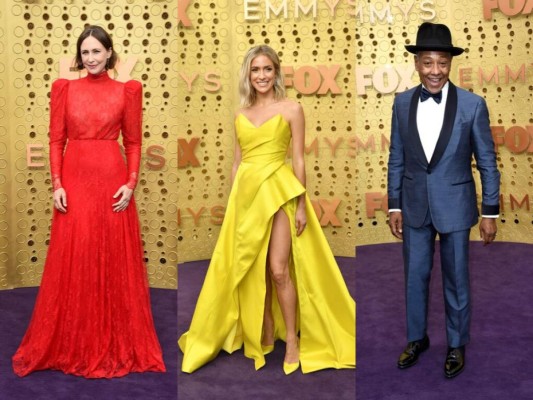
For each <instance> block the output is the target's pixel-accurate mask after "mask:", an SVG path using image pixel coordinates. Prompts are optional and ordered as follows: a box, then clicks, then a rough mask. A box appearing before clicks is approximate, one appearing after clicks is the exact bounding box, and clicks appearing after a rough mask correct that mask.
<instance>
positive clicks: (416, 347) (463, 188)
mask: <svg viewBox="0 0 533 400" xmlns="http://www.w3.org/2000/svg"><path fill="white" fill-rule="evenodd" d="M405 48H406V49H407V51H409V52H411V53H413V54H415V57H414V62H415V69H416V71H417V72H418V74H419V76H420V81H421V85H418V86H416V87H414V88H412V89H410V90H408V91H406V92H404V93H401V94H399V95H398V96H396V99H395V100H394V106H393V112H392V128H391V142H390V156H389V168H388V202H389V225H390V229H391V232H392V234H393V235H394V236H396V237H397V238H399V239H402V240H403V258H404V270H405V294H406V314H407V341H408V344H407V347H406V348H405V350H404V351H403V353H402V354H401V355H400V358H399V359H398V367H399V368H402V369H403V368H407V367H410V366H412V365H414V364H415V363H416V362H417V360H418V357H419V355H420V354H421V353H422V352H423V351H425V350H426V349H427V348H428V347H429V337H428V336H427V311H428V295H429V281H430V276H431V268H432V265H433V253H434V249H435V238H436V236H437V234H438V235H439V239H440V254H441V260H442V264H441V269H442V278H443V291H444V301H445V310H446V336H447V341H448V351H447V355H446V360H445V363H444V373H445V376H446V377H448V378H452V377H454V376H457V375H458V374H459V373H461V372H462V371H463V369H464V365H465V345H466V344H468V342H469V340H470V334H469V326H470V288H469V275H468V244H469V236H470V228H471V227H472V226H473V225H475V224H476V223H477V222H478V217H479V213H478V207H477V199H476V187H475V183H474V180H473V175H472V155H473V156H474V157H475V160H476V166H477V169H478V170H479V172H480V176H481V184H482V203H481V214H482V218H481V222H480V225H479V230H480V234H481V238H482V240H483V242H484V243H485V244H489V243H491V242H492V241H493V240H494V238H495V237H496V230H497V228H496V218H497V217H498V214H499V186H500V174H499V172H498V169H497V166H496V154H495V151H494V142H493V139H492V135H491V131H490V126H489V114H488V111H487V106H486V104H485V101H484V100H483V98H481V97H479V96H477V95H475V94H473V93H470V92H468V91H465V90H462V89H460V88H457V87H456V86H454V85H453V84H452V83H451V82H450V81H449V80H448V77H449V74H450V70H451V65H452V58H453V57H454V56H457V55H459V54H461V53H462V52H463V51H464V50H463V49H461V48H458V47H454V46H453V45H452V38H451V33H450V30H449V29H448V27H446V26H445V25H442V24H432V23H428V22H426V23H423V24H422V25H421V26H420V27H419V29H418V33H417V38H416V45H408V46H405Z"/></svg>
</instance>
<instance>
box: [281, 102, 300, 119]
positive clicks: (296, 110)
mask: <svg viewBox="0 0 533 400" xmlns="http://www.w3.org/2000/svg"><path fill="white" fill-rule="evenodd" d="M278 107H279V109H280V114H282V115H283V117H284V118H285V119H286V120H287V121H289V122H290V121H293V120H294V119H296V118H300V117H301V116H303V108H302V105H301V104H300V103H298V102H297V101H294V100H290V99H284V100H281V101H280V102H279V103H278Z"/></svg>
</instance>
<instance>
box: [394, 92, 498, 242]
mask: <svg viewBox="0 0 533 400" xmlns="http://www.w3.org/2000/svg"><path fill="white" fill-rule="evenodd" d="M421 87H422V86H421V85H419V86H416V87H414V88H412V89H410V90H408V91H406V92H404V93H401V94H399V95H397V96H396V98H395V100H394V106H393V112H392V130H391V141H390V155H389V166H388V202H389V209H394V208H398V209H401V210H402V216H403V223H404V224H406V225H408V226H411V227H413V228H419V227H421V226H422V224H423V223H424V220H425V218H426V215H427V212H428V209H429V210H430V212H431V219H432V222H433V225H434V226H435V228H436V229H437V231H438V232H440V233H450V232H456V231H460V230H465V229H469V228H470V227H472V226H473V225H475V224H476V223H477V221H478V217H479V212H478V207H477V199H476V187H475V183H474V180H473V175H472V155H473V156H474V157H475V160H476V166H477V169H478V170H479V172H480V176H481V186H482V211H481V212H482V214H484V215H496V214H499V188H500V173H499V172H498V169H497V166H496V154H495V151H494V141H493V139H492V135H491V131H490V125H489V114H488V110H487V105H486V103H485V100H484V99H483V98H482V97H480V96H478V95H475V94H473V93H470V92H468V91H466V90H463V89H460V88H457V87H456V86H455V85H453V84H452V83H451V82H450V85H449V89H448V97H447V100H446V109H445V113H444V122H443V126H442V130H441V132H440V135H439V138H438V141H437V145H436V147H435V151H434V153H433V156H432V158H431V160H430V162H429V163H428V162H427V159H426V156H425V154H424V149H423V148H422V142H421V141H420V135H419V133H418V128H417V123H416V115H417V109H418V100H419V97H420V90H421Z"/></svg>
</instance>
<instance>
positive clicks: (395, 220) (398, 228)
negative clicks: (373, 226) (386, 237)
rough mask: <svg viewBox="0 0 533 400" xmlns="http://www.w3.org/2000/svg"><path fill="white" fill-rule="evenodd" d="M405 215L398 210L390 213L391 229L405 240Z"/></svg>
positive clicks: (399, 237)
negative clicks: (403, 225)
mask: <svg viewBox="0 0 533 400" xmlns="http://www.w3.org/2000/svg"><path fill="white" fill-rule="evenodd" d="M402 224H403V217H402V213H401V212H398V211H393V212H390V213H389V227H390V231H391V232H392V234H393V235H394V236H396V237H397V238H398V239H400V240H403V230H402Z"/></svg>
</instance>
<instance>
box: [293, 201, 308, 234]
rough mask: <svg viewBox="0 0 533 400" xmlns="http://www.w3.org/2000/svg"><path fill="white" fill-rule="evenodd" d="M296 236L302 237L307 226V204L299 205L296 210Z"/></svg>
mask: <svg viewBox="0 0 533 400" xmlns="http://www.w3.org/2000/svg"><path fill="white" fill-rule="evenodd" d="M295 223H296V236H300V235H301V234H302V232H303V231H304V229H305V226H306V225H307V216H306V215H305V204H304V205H298V207H297V208H296V218H295Z"/></svg>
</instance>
